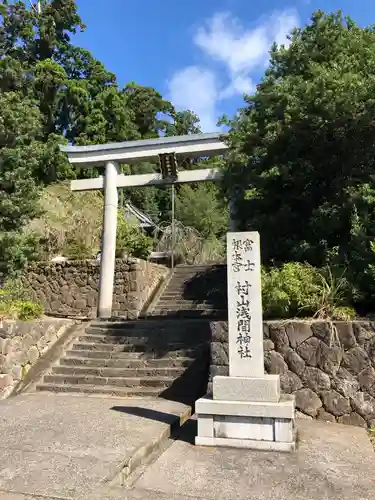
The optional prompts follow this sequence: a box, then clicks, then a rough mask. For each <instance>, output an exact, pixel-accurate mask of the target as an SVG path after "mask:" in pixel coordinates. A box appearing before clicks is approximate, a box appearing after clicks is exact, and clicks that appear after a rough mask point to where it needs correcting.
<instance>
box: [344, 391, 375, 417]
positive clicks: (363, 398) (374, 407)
mask: <svg viewBox="0 0 375 500" xmlns="http://www.w3.org/2000/svg"><path fill="white" fill-rule="evenodd" d="M350 402H351V406H352V408H353V410H354V411H355V412H356V413H359V415H361V417H363V418H364V419H365V420H366V422H368V421H369V420H372V419H374V418H375V398H373V397H372V396H370V394H367V393H365V392H357V393H356V394H354V396H352V397H351V398H350Z"/></svg>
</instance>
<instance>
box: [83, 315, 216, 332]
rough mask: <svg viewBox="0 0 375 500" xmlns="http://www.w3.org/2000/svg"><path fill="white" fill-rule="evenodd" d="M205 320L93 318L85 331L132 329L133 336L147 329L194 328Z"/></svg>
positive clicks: (204, 322) (203, 323)
mask: <svg viewBox="0 0 375 500" xmlns="http://www.w3.org/2000/svg"><path fill="white" fill-rule="evenodd" d="M206 324H207V322H206V321H205V320H199V319H194V318H193V319H186V320H185V321H184V322H183V323H181V322H180V321H174V320H173V319H153V318H147V319H138V320H136V321H123V320H122V321H104V320H102V321H98V320H94V321H92V322H91V323H90V325H89V326H88V327H87V328H86V329H85V331H86V333H90V334H91V333H95V332H100V331H102V332H103V333H107V332H114V333H116V332H122V331H129V330H132V331H134V336H138V332H143V331H147V332H149V331H150V330H151V331H176V330H179V331H180V330H181V329H183V330H187V329H190V328H193V329H194V330H195V329H196V327H197V326H199V325H206Z"/></svg>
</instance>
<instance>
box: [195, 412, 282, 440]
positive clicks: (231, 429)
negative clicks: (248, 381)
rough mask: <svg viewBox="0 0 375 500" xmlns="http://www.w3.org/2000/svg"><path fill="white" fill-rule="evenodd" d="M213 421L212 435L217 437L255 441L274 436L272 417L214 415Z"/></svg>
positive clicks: (271, 438)
mask: <svg viewBox="0 0 375 500" xmlns="http://www.w3.org/2000/svg"><path fill="white" fill-rule="evenodd" d="M213 421H214V436H215V437H218V438H229V439H254V440H256V441H273V438H274V427H273V419H272V418H262V417H235V416H232V415H219V416H216V415H215V416H214V418H213ZM198 435H199V433H198Z"/></svg>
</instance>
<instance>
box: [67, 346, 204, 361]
mask: <svg viewBox="0 0 375 500" xmlns="http://www.w3.org/2000/svg"><path fill="white" fill-rule="evenodd" d="M199 354H200V352H199V349H194V348H191V349H179V350H177V351H160V350H154V351H146V352H121V351H104V350H100V351H99V350H87V349H74V350H69V351H66V356H68V357H74V358H101V359H127V360H130V359H143V360H149V359H160V358H163V359H164V358H166V357H168V358H180V357H182V358H190V357H192V358H195V357H196V356H197V355H199Z"/></svg>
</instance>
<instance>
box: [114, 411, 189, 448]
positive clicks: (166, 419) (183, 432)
mask: <svg viewBox="0 0 375 500" xmlns="http://www.w3.org/2000/svg"><path fill="white" fill-rule="evenodd" d="M111 410H113V411H117V412H120V413H126V414H127V415H134V416H136V417H141V418H148V419H150V420H154V421H157V422H163V423H166V424H170V425H171V426H172V427H171V431H172V434H171V438H172V439H174V440H176V441H183V442H185V443H190V444H194V440H195V436H196V435H197V421H196V420H195V419H194V418H190V419H189V420H187V421H186V422H185V423H184V424H183V425H182V426H181V427H180V425H177V421H176V417H177V416H176V415H173V414H170V413H166V412H163V411H158V410H152V409H150V408H142V407H140V406H113V407H112V408H111Z"/></svg>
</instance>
